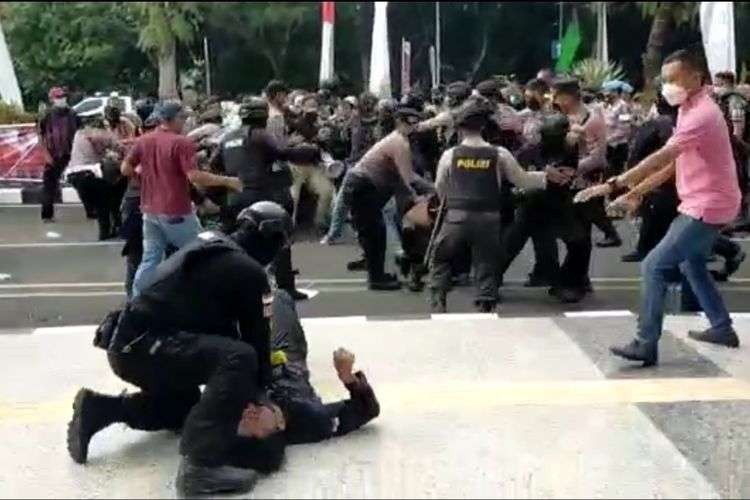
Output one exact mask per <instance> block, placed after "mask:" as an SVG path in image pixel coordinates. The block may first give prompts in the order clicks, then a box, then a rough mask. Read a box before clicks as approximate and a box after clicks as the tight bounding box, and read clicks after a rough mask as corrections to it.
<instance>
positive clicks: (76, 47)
mask: <svg viewBox="0 0 750 500" xmlns="http://www.w3.org/2000/svg"><path fill="white" fill-rule="evenodd" d="M2 7H3V9H2V11H1V15H2V23H3V29H4V31H5V35H6V39H7V41H8V46H9V49H10V53H11V57H12V59H13V64H14V67H15V70H16V73H17V75H18V81H19V85H20V86H21V91H22V93H23V96H24V100H25V101H26V102H27V104H32V103H35V102H37V101H38V100H43V99H45V98H46V95H47V90H48V89H49V87H50V86H52V85H63V86H67V87H69V88H71V89H73V90H74V91H75V90H78V91H80V92H92V91H97V90H101V91H106V90H110V89H113V88H115V87H116V86H117V84H118V83H119V84H127V87H128V88H127V90H133V89H135V88H137V89H143V88H146V87H147V86H148V85H149V84H150V83H151V82H150V78H149V77H150V75H149V73H148V72H147V71H145V70H146V68H147V65H148V60H147V59H146V58H145V57H144V56H143V55H141V54H140V53H139V51H138V50H137V48H136V47H135V40H136V38H137V32H136V30H135V28H134V26H135V23H134V21H133V19H132V18H131V17H130V13H129V11H128V9H126V8H125V7H124V6H123V5H122V4H119V3H104V2H102V3H94V2H75V3H74V2H17V3H12V2H9V3H4V4H3V5H2Z"/></svg>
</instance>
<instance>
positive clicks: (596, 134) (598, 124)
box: [578, 113, 607, 175]
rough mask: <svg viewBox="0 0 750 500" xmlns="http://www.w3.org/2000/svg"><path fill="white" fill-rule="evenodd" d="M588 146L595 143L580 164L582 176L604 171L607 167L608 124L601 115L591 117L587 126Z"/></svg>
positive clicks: (579, 169)
mask: <svg viewBox="0 0 750 500" xmlns="http://www.w3.org/2000/svg"><path fill="white" fill-rule="evenodd" d="M585 134H586V135H588V136H589V137H586V139H585V140H586V142H587V146H588V145H589V144H592V143H593V146H592V147H591V149H590V150H589V153H588V154H587V155H586V156H584V157H583V158H581V161H580V162H578V171H579V172H580V173H581V174H582V175H587V174H591V173H594V172H596V171H598V170H603V169H604V168H605V167H606V166H607V124H606V123H605V121H604V118H603V117H602V115H601V114H600V113H597V114H596V116H592V117H591V123H588V124H587V125H586V132H585Z"/></svg>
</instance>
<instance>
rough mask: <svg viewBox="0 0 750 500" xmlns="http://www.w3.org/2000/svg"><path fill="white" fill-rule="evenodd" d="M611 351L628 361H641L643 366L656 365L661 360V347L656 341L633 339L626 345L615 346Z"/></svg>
mask: <svg viewBox="0 0 750 500" xmlns="http://www.w3.org/2000/svg"><path fill="white" fill-rule="evenodd" d="M609 351H610V352H611V353H612V354H614V355H615V356H619V357H621V358H624V359H627V360H628V361H641V362H643V366H644V367H646V366H654V365H655V364H656V363H657V362H658V361H659V349H658V347H657V345H656V342H654V343H646V342H643V341H642V340H639V339H633V340H632V341H631V342H630V343H629V344H627V345H624V346H613V347H610V348H609Z"/></svg>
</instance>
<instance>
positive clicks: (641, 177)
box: [40, 51, 750, 491]
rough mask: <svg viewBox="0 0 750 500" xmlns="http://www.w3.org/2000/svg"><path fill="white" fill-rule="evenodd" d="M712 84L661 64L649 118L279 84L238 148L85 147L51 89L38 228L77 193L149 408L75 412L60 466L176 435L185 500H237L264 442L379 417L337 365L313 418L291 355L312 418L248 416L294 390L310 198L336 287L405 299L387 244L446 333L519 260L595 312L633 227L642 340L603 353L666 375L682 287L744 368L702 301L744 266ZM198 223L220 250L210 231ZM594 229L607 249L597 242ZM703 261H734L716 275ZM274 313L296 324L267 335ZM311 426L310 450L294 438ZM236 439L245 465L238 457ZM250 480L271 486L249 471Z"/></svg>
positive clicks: (725, 119) (121, 339) (612, 92)
mask: <svg viewBox="0 0 750 500" xmlns="http://www.w3.org/2000/svg"><path fill="white" fill-rule="evenodd" d="M708 80H709V75H708V74H707V72H706V69H705V63H704V62H703V61H702V59H701V58H700V56H698V55H696V54H694V53H692V52H687V51H679V52H677V53H675V54H673V55H672V56H670V57H669V58H667V59H666V60H665V63H664V67H663V71H662V80H661V82H659V83H658V89H659V92H658V96H657V98H656V101H655V103H654V104H653V106H651V108H650V109H645V108H644V107H643V103H642V102H641V100H640V98H638V99H637V98H636V96H634V95H633V94H634V89H633V88H632V87H631V86H630V85H629V84H628V83H626V82H622V81H610V82H605V83H604V85H603V86H602V87H601V88H597V89H590V88H582V86H581V82H580V81H579V80H577V79H576V78H573V77H569V76H565V75H558V76H555V75H553V74H552V73H551V72H550V71H549V70H542V71H540V72H539V74H538V75H537V77H536V78H534V79H532V80H530V81H529V82H527V83H526V84H525V85H520V84H518V83H516V82H512V81H507V80H504V79H489V80H485V81H482V82H479V83H477V84H476V85H474V86H473V87H472V86H471V85H470V84H468V83H467V82H463V81H457V82H452V83H450V84H449V85H447V86H446V87H445V88H444V89H442V88H438V89H433V92H431V93H430V95H429V97H426V96H424V95H422V94H421V93H420V92H418V91H413V92H410V93H408V94H406V95H404V96H402V97H401V99H400V100H394V99H377V98H376V97H375V96H373V95H371V94H369V93H363V94H361V95H359V96H343V95H339V92H338V88H337V86H336V85H335V84H334V83H330V84H326V85H323V86H322V88H321V89H319V90H318V91H317V92H308V91H303V90H297V89H290V88H289V87H288V86H287V85H286V84H285V83H284V82H282V81H278V80H274V81H271V82H269V83H268V85H267V86H266V87H265V89H264V90H263V92H262V96H247V97H243V98H242V99H241V100H240V102H239V108H238V120H239V123H237V124H234V125H229V126H226V125H224V124H225V122H226V120H225V118H226V117H224V116H222V113H221V108H220V107H219V103H218V102H216V101H212V100H209V101H207V102H206V103H204V104H202V105H201V107H200V108H199V109H196V110H190V109H187V108H186V107H185V106H183V105H182V104H180V103H178V102H161V103H155V102H149V101H143V102H140V103H138V106H137V115H136V116H124V114H123V113H122V112H121V109H120V108H119V107H118V106H117V103H110V105H109V106H108V107H107V110H106V112H105V116H104V119H103V120H101V119H99V118H94V119H87V120H86V123H84V124H81V123H80V122H79V119H78V118H76V117H75V116H74V115H73V114H72V113H71V112H70V111H69V108H67V107H66V105H65V103H64V102H63V100H64V92H63V91H62V90H61V89H53V90H52V91H51V92H50V98H51V99H52V104H53V107H52V109H51V111H50V112H49V114H48V115H47V116H46V117H45V118H44V119H43V120H42V121H41V127H40V130H41V134H42V138H43V141H44V143H45V145H46V146H47V149H48V151H49V153H50V161H49V166H48V169H47V171H46V172H45V179H44V193H45V196H44V205H43V209H42V217H43V218H44V219H45V220H49V219H51V218H52V217H53V215H54V212H53V203H52V201H53V199H54V191H55V189H57V184H58V183H59V179H60V177H61V175H63V173H65V172H67V175H68V179H69V181H70V182H71V184H73V185H74V186H75V187H76V189H77V190H78V192H79V194H80V197H81V200H82V201H83V204H84V206H85V207H86V212H87V214H89V216H92V217H96V218H97V220H98V224H99V232H100V238H101V239H107V238H110V237H112V236H113V235H115V234H120V235H121V236H122V237H123V238H125V240H126V243H125V248H124V252H123V254H124V255H126V256H127V280H126V284H127V285H126V286H127V291H128V296H129V298H130V300H129V301H128V303H127V305H126V306H125V308H124V309H123V310H122V311H118V312H117V313H116V315H114V317H112V316H110V317H108V319H107V320H106V321H105V322H104V323H103V324H102V326H101V327H100V331H99V332H98V333H97V345H99V346H100V347H103V348H104V349H106V350H107V351H108V353H109V360H110V364H111V366H112V368H113V371H114V372H115V373H116V374H117V375H118V376H120V377H121V378H123V379H124V380H127V381H130V382H132V383H134V384H135V385H137V386H139V387H140V388H141V389H142V390H143V392H142V393H140V394H137V395H132V396H127V397H126V396H121V397H119V398H114V397H109V396H103V395H98V394H95V393H93V392H92V391H88V390H82V392H81V393H79V395H78V397H77V398H76V403H75V408H76V413H75V416H74V420H73V422H72V423H71V431H70V432H69V448H70V450H71V455H72V456H73V457H74V459H76V461H78V462H85V460H86V453H87V452H86V450H87V449H88V442H89V440H90V439H91V437H92V436H93V435H94V434H95V433H96V432H97V431H98V430H100V429H101V428H103V427H106V426H107V425H109V424H111V423H113V422H126V423H128V424H129V425H131V426H132V427H134V428H139V429H146V430H155V429H163V428H182V426H183V424H184V434H183V440H182V443H183V444H182V448H181V451H182V453H183V455H185V456H186V457H187V458H186V461H184V462H183V466H181V472H180V477H181V481H182V483H183V485H188V486H189V485H192V486H193V488H190V487H187V489H188V490H191V491H203V489H209V490H210V489H211V485H216V484H222V485H224V486H225V487H226V489H231V490H236V489H242V487H243V485H244V486H246V485H247V482H248V480H249V479H248V476H247V474H246V473H243V472H242V471H241V469H242V468H247V467H251V468H256V469H258V470H269V469H273V468H275V466H274V465H273V464H276V463H277V461H276V460H275V459H274V458H273V457H276V456H277V455H276V454H277V452H278V451H279V449H280V448H279V447H278V446H274V445H270V444H269V440H271V442H272V441H273V439H274V436H277V435H278V434H284V433H285V432H286V434H287V437H288V434H290V433H292V431H290V429H293V430H294V432H302V433H303V434H304V432H305V431H309V432H312V435H313V436H314V438H305V439H300V442H305V441H307V440H315V439H323V438H327V437H331V436H332V435H336V434H337V433H339V434H341V433H345V432H348V431H350V430H353V429H354V428H357V427H359V426H360V425H363V424H364V423H365V422H367V421H368V420H369V419H371V418H374V417H375V416H377V413H378V412H377V401H376V400H375V398H374V393H373V392H372V389H371V388H370V387H369V386H368V385H367V383H366V380H365V379H364V377H363V376H362V377H359V378H358V377H355V376H353V375H352V370H351V365H352V363H353V355H351V354H350V353H348V352H347V351H345V350H344V351H340V352H338V354H337V357H336V361H335V365H336V367H337V371H338V372H339V375H340V376H341V378H342V381H344V383H345V384H347V388H349V389H350V392H351V393H352V400H351V401H349V402H348V403H341V404H338V405H336V406H335V407H330V408H329V407H325V408H324V409H321V407H320V405H319V400H318V399H317V396H315V394H314V390H313V389H312V388H311V387H310V386H309V381H308V377H309V374H308V373H307V371H306V368H305V365H304V354H306V349H302V350H301V351H298V350H296V349H297V348H296V347H294V346H295V345H296V346H297V347H298V346H299V345H300V343H301V344H304V337H303V336H301V338H302V340H299V339H298V340H297V341H292V342H291V344H292V348H290V347H289V344H288V343H287V344H284V342H281V344H284V346H282V347H279V348H278V352H280V353H282V354H284V353H285V354H284V355H297V357H298V358H300V357H301V359H302V361H301V363H302V364H301V365H300V366H297V368H296V369H292V373H295V374H296V375H295V376H298V378H299V379H300V380H302V381H303V382H302V388H301V389H300V386H299V385H296V386H295V387H296V388H295V390H294V391H292V392H293V393H295V394H296V395H295V396H294V397H292V398H291V399H292V400H294V401H296V402H298V401H299V400H300V399H302V400H304V401H305V402H306V403H305V405H303V408H302V409H301V410H300V409H299V408H297V406H296V404H297V403H293V404H291V403H290V402H289V398H284V397H279V398H278V399H273V398H271V401H270V402H268V401H266V400H265V399H264V398H263V396H262V394H264V389H267V388H271V389H272V392H273V389H274V387H278V384H279V383H280V382H279V380H281V379H284V377H282V376H280V375H279V374H278V373H276V372H275V371H274V369H273V368H272V366H271V359H272V358H273V355H272V353H271V352H270V351H269V345H270V344H269V342H268V339H269V338H276V335H280V336H281V337H284V338H286V337H288V336H289V335H290V332H291V331H298V330H299V329H300V328H301V327H297V326H295V327H288V326H287V327H284V326H279V325H280V324H282V325H283V324H288V320H289V318H296V312H294V309H293V302H294V301H296V300H304V299H305V298H307V297H306V296H305V294H303V293H301V292H300V291H298V290H297V288H296V283H295V271H294V268H293V264H292V254H291V246H292V245H291V237H292V233H293V228H294V226H295V223H296V222H297V221H298V220H299V219H300V218H301V217H304V215H305V214H303V213H301V211H300V207H301V206H302V205H301V203H300V201H301V198H302V196H301V193H302V191H303V189H307V190H309V191H310V192H311V194H313V195H314V198H315V203H316V205H315V209H314V216H313V217H312V219H313V221H314V224H315V227H316V229H317V230H318V231H320V236H322V240H321V244H322V245H332V244H335V243H337V242H338V241H340V239H341V237H342V232H343V227H344V226H345V225H346V223H347V221H350V222H351V225H352V228H353V230H354V232H355V233H356V236H357V239H358V242H359V244H360V247H361V250H362V258H361V259H359V260H356V261H353V262H350V263H348V264H347V268H348V269H349V270H350V271H352V272H357V271H365V272H366V273H367V280H368V285H369V287H370V289H372V290H378V291H393V290H398V289H400V288H401V287H402V283H401V280H400V279H399V277H398V276H396V275H392V274H388V273H386V270H385V269H386V262H385V260H386V253H387V252H386V248H387V242H388V241H389V239H390V240H395V242H396V245H397V246H398V247H400V250H399V251H398V252H397V260H398V264H399V266H398V267H399V269H400V270H401V272H402V273H403V274H404V275H406V276H407V284H408V286H409V288H410V289H411V290H412V291H415V292H418V291H421V290H422V289H423V287H424V282H423V280H424V277H425V276H426V275H429V280H428V283H429V290H430V294H429V295H430V300H429V302H430V307H431V310H432V311H433V312H438V313H441V312H446V311H447V310H448V305H449V304H448V293H449V291H450V289H451V288H452V287H453V286H455V285H456V284H460V283H462V282H471V281H473V282H474V284H475V287H476V293H475V305H476V307H477V310H478V311H481V312H492V311H495V310H496V308H497V305H498V303H499V302H500V301H501V296H500V293H499V290H500V289H501V288H502V285H503V276H504V274H505V272H506V271H507V270H508V268H509V266H510V265H511V263H512V262H513V260H514V259H515V258H516V257H517V256H518V255H519V254H520V252H521V250H522V249H523V248H524V246H525V245H526V243H527V242H528V241H529V240H531V242H532V244H533V250H534V256H535V263H534V267H533V269H531V270H530V272H529V277H528V281H527V282H526V286H529V287H545V288H548V289H549V294H550V295H551V296H553V297H555V298H557V299H558V300H560V301H561V302H563V303H576V302H580V301H582V300H584V299H585V297H586V296H587V295H588V294H590V293H591V292H592V291H593V288H592V282H591V279H590V278H589V268H590V261H591V255H592V250H593V247H594V246H597V247H618V246H621V245H622V239H621V238H620V235H619V234H618V231H617V228H616V226H615V225H614V223H613V218H616V217H618V216H621V215H623V214H631V215H632V214H638V215H640V217H641V218H642V220H643V223H642V224H641V227H640V234H639V241H638V243H637V245H636V248H635V249H634V250H633V252H632V253H629V254H626V255H623V257H622V260H623V261H626V262H639V261H643V263H642V272H643V281H644V291H643V304H642V311H641V321H640V322H639V328H638V332H637V337H636V339H635V340H634V341H633V342H631V343H630V344H627V345H625V346H616V347H613V349H612V352H613V353H614V354H615V355H618V356H621V357H624V358H627V359H631V360H637V361H642V362H643V363H644V364H645V365H652V364H655V363H656V362H657V359H658V350H657V344H658V339H659V336H660V335H661V322H662V318H663V314H664V296H665V292H666V288H667V286H669V284H670V283H680V282H681V283H682V286H683V307H684V308H685V310H697V309H702V310H704V311H705V312H706V315H707V317H708V319H709V320H710V322H711V328H710V329H709V330H707V331H705V332H692V333H691V337H693V338H695V339H697V340H701V341H706V342H712V343H715V344H721V345H725V346H729V347H737V346H738V345H739V341H738V340H737V336H736V334H735V333H734V330H733V328H732V323H731V319H730V317H729V315H728V313H727V311H726V308H725V306H724V304H723V301H722V299H721V296H720V294H719V292H718V291H717V289H716V285H715V283H714V281H715V280H726V279H727V278H728V277H729V276H730V275H731V274H733V273H734V272H736V270H737V269H738V268H739V266H740V265H741V263H742V261H743V260H744V259H745V253H744V252H743V251H742V249H741V247H740V246H739V245H738V244H737V243H735V242H733V241H732V240H730V239H729V238H728V237H727V236H725V235H724V234H723V233H722V231H723V230H724V229H726V228H727V227H732V226H736V225H737V224H741V223H743V216H745V215H746V207H745V203H744V199H745V197H746V196H745V195H746V190H747V187H748V161H747V146H748V141H747V134H748V133H749V132H750V130H748V127H747V124H746V118H747V116H749V115H748V113H749V112H750V110H749V108H748V101H747V99H746V98H745V97H744V96H743V95H742V94H741V93H740V92H738V91H737V89H736V88H734V75H732V74H730V73H722V74H719V75H715V77H714V78H713V81H714V87H709V86H707V83H708ZM607 197H609V200H610V202H609V203H607V201H606V198H607ZM195 207H198V209H197V212H196V209H195ZM211 221H214V222H215V225H212V226H211V227H215V228H216V229H218V231H217V232H212V233H205V232H202V231H203V228H204V227H207V226H209V225H211ZM594 227H596V228H597V229H598V230H599V231H601V233H602V234H603V238H602V239H601V240H599V241H597V242H596V243H594V242H593V240H592V230H593V228H594ZM558 241H561V242H562V243H563V244H564V246H565V248H566V254H565V257H564V260H563V261H562V262H560V259H559V255H558ZM170 254H173V256H172V257H170V258H168V259H167V260H164V259H165V257H166V256H167V255H170ZM711 255H717V256H719V257H720V258H722V259H723V261H724V262H723V263H724V267H723V269H722V270H720V271H715V272H713V275H711V274H710V273H709V271H708V269H707V261H708V260H709V259H710V258H711ZM266 266H270V268H271V270H272V272H271V274H272V275H273V276H274V277H275V284H276V287H275V288H276V289H278V290H279V291H280V292H278V293H282V294H283V295H282V296H281V297H282V298H281V299H278V297H279V295H278V294H276V295H274V293H273V292H272V288H273V287H270V286H269V284H268V281H267V279H266V271H265V267H266ZM274 297H276V299H278V300H288V301H291V302H290V303H291V306H289V307H288V308H287V310H286V311H285V312H283V313H281V314H280V317H281V318H284V319H276V318H275V319H274V321H271V325H269V321H268V320H269V318H271V316H272V315H271V310H272V308H273V303H274V300H276V299H274ZM287 304H289V303H287ZM285 322H286V323H285ZM291 323H292V324H295V322H294V321H292V322H291ZM297 323H298V322H297ZM237 325H239V326H237ZM279 329H281V330H282V331H279ZM295 335H296V336H298V337H299V336H300V335H298V334H295ZM238 339H239V340H238ZM197 360H201V362H200V363H199V364H200V365H201V366H202V369H201V370H195V369H194V365H195V362H197ZM298 361H299V359H298ZM280 365H282V366H294V363H286V362H281V363H280ZM253 374H257V376H253ZM293 378H294V377H293ZM201 384H207V386H206V390H205V391H204V393H203V396H202V397H200V396H199V394H197V392H196V391H197V387H198V386H199V385H201ZM281 385H283V383H282V384H281ZM293 385H294V384H293ZM282 392H283V391H282ZM300 394H302V395H300ZM264 401H265V402H264ZM352 401H354V403H352ZM297 411H299V412H301V413H295V412H297ZM91 415H94V416H91ZM312 421H316V422H320V421H322V422H323V424H321V426H322V428H323V429H324V430H322V431H321V430H320V429H318V430H317V431H316V430H315V429H313V430H310V429H308V428H304V429H300V428H299V426H300V425H302V426H303V427H304V425H305V424H301V423H300V422H308V423H309V422H312ZM238 422H240V423H239V428H238ZM332 422H335V425H334V424H332ZM344 422H348V424H346V425H345V424H344ZM341 426H343V427H341ZM245 427H246V428H245ZM337 429H338V430H337ZM342 429H343V430H342ZM238 435H239V436H241V437H245V438H252V439H251V440H250V441H252V442H249V441H248V442H245V441H243V442H241V443H238V442H237V436H238ZM292 441H294V440H292ZM238 447H239V448H241V450H240V449H239V448H238ZM259 457H260V462H262V464H261V465H259V466H258V467H254V466H253V465H248V464H250V463H252V464H257V463H258V461H257V460H258V459H259ZM253 460H255V461H253ZM238 464H239V465H238ZM237 467H239V468H240V469H237ZM196 485H201V486H196ZM196 488H197V489H196Z"/></svg>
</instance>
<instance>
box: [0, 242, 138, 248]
mask: <svg viewBox="0 0 750 500" xmlns="http://www.w3.org/2000/svg"><path fill="white" fill-rule="evenodd" d="M122 243H123V242H122V241H58V242H54V243H51V242H40V243H0V248H54V247H109V246H114V245H121V244H122Z"/></svg>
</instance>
